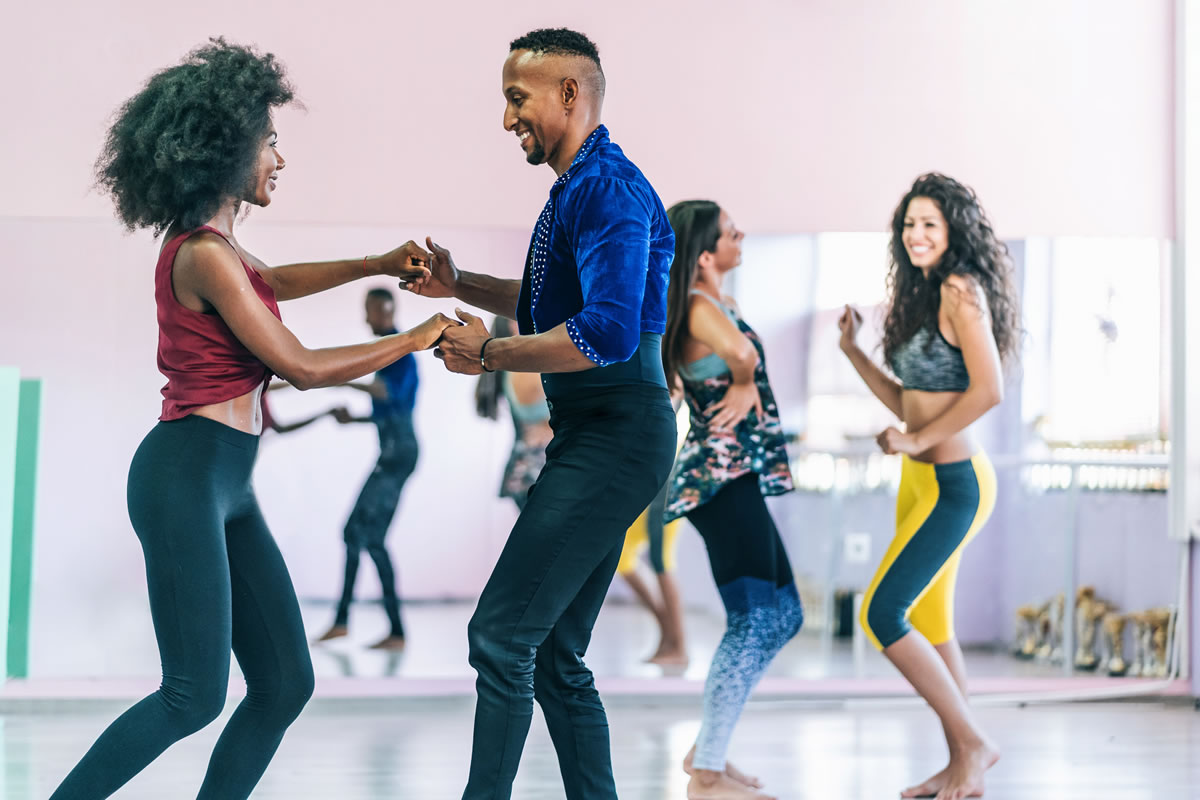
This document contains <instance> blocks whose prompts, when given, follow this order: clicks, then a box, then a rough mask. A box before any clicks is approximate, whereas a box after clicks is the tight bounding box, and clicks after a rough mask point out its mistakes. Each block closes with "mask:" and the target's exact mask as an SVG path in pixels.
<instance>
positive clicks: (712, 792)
mask: <svg viewBox="0 0 1200 800" xmlns="http://www.w3.org/2000/svg"><path fill="white" fill-rule="evenodd" d="M687 796H688V800H776V798H774V797H772V796H771V795H769V794H763V793H762V792H760V791H758V790H757V789H755V788H754V787H752V786H747V785H746V784H744V783H742V782H740V781H735V780H734V779H733V778H731V777H729V775H728V773H725V772H712V771H710V770H707V769H698V770H696V771H695V772H694V773H693V774H692V777H691V780H689V781H688V785H687Z"/></svg>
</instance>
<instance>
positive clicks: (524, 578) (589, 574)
mask: <svg viewBox="0 0 1200 800" xmlns="http://www.w3.org/2000/svg"><path fill="white" fill-rule="evenodd" d="M659 374H661V372H660V373H659ZM550 405H551V416H550V425H551V427H552V428H553V429H554V438H553V440H552V441H551V442H550V445H549V446H548V447H547V449H546V456H547V461H546V466H545V468H544V469H543V470H542V473H541V475H540V476H539V477H538V480H537V482H536V483H535V484H534V485H533V488H532V490H531V491H530V493H529V500H528V503H527V505H526V506H525V508H524V509H523V510H522V512H521V515H520V517H519V518H518V519H517V522H516V525H515V526H514V527H513V530H512V534H511V535H510V536H509V539H508V543H507V544H506V545H505V547H504V550H503V552H502V553H501V554H500V559H499V561H498V562H497V564H496V568H495V570H494V571H493V572H492V576H491V578H490V579H489V580H488V583H487V586H486V587H485V588H484V590H483V594H482V595H481V596H480V598H479V606H478V608H477V609H476V610H475V614H474V616H473V617H472V618H471V622H470V625H469V626H468V637H469V640H470V660H471V665H472V666H473V667H474V668H475V670H476V671H477V672H478V673H479V678H478V681H477V683H476V688H477V692H478V699H477V702H476V707H475V735H474V743H473V749H472V752H471V771H470V776H469V779H468V784H467V788H466V791H465V793H464V794H463V797H464V798H471V800H477V799H478V798H508V797H509V796H510V795H511V791H512V781H513V776H514V775H515V774H516V771H517V763H518V762H519V760H520V757H521V749H522V747H523V746H524V743H525V737H526V734H527V733H528V730H529V722H530V718H531V717H532V714H533V701H534V700H535V699H536V700H537V702H538V704H539V705H540V706H541V708H542V713H543V715H544V717H545V719H546V724H547V726H548V727H549V729H550V736H551V738H552V739H553V741H554V747H555V750H556V751H557V753H558V761H559V766H560V769H561V771H562V778H563V786H564V789H565V795H566V797H567V798H570V800H577V799H579V800H582V799H583V798H586V799H587V800H604V799H605V798H615V797H616V796H617V794H616V787H615V785H614V783H613V775H612V762H611V757H610V753H609V736H608V720H607V718H606V716H605V713H604V706H603V704H602V703H601V702H600V696H599V695H598V694H597V692H596V688H595V685H594V682H593V679H592V673H591V672H590V671H589V670H588V668H587V666H586V665H585V664H584V662H583V655H584V653H585V651H586V650H587V646H588V642H589V640H590V638H591V634H592V626H593V624H594V623H595V621H596V615H597V614H598V613H599V611H600V605H601V603H603V601H604V596H605V593H606V592H607V590H608V586H609V584H610V583H611V582H612V578H613V574H614V572H615V571H616V567H617V561H618V559H619V557H620V554H621V545H622V542H623V541H624V537H625V531H626V530H627V529H628V528H629V526H630V524H632V523H633V521H634V520H635V519H636V518H637V516H638V515H639V514H640V513H641V512H642V510H643V509H645V508H646V506H647V505H648V504H649V503H650V501H651V500H653V499H654V496H655V494H657V493H658V490H659V487H661V486H662V485H663V484H664V483H665V482H666V480H667V477H668V474H669V472H670V469H671V463H672V460H673V457H674V453H675V414H674V412H673V410H672V408H671V403H670V400H669V398H668V396H667V391H666V389H665V388H664V387H662V386H657V385H652V384H630V385H622V386H614V387H610V388H596V389H593V390H590V391H589V392H587V393H584V394H582V395H579V396H575V397H573V398H571V399H562V398H552V399H551V403H550Z"/></svg>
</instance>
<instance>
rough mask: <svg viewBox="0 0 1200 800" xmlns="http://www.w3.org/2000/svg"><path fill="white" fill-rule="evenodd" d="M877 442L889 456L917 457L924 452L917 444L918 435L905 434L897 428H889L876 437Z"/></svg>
mask: <svg viewBox="0 0 1200 800" xmlns="http://www.w3.org/2000/svg"><path fill="white" fill-rule="evenodd" d="M875 441H876V442H878V443H879V448H880V449H881V450H883V452H885V453H887V454H888V455H889V456H890V455H895V454H897V453H902V454H904V455H906V456H915V455H917V454H919V453H921V452H922V450H921V447H920V446H919V445H918V444H917V436H916V434H913V433H904V432H902V431H901V430H900V429H899V428H895V427H889V428H888V429H887V430H885V431H884V432H883V433H881V434H879V435H878V436H876V437H875Z"/></svg>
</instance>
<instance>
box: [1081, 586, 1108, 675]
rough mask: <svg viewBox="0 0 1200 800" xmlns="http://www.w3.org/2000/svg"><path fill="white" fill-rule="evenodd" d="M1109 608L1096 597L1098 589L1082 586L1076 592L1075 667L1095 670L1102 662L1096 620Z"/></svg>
mask: <svg viewBox="0 0 1200 800" xmlns="http://www.w3.org/2000/svg"><path fill="white" fill-rule="evenodd" d="M1107 611H1108V609H1107V607H1105V605H1104V603H1102V602H1100V601H1099V600H1097V599H1096V590H1095V589H1094V588H1093V587H1091V586H1081V587H1080V588H1079V591H1077V592H1076V593H1075V643H1076V644H1075V668H1076V669H1082V670H1088V671H1091V670H1094V669H1096V667H1097V666H1098V665H1099V663H1100V659H1098V658H1097V657H1096V622H1097V621H1098V620H1099V619H1100V618H1101V617H1103V616H1104V614H1105V612H1107Z"/></svg>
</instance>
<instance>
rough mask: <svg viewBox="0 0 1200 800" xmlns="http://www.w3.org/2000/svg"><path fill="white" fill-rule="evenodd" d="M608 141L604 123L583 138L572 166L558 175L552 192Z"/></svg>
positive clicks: (551, 189) (560, 186)
mask: <svg viewBox="0 0 1200 800" xmlns="http://www.w3.org/2000/svg"><path fill="white" fill-rule="evenodd" d="M607 141H608V128H606V127H604V126H603V125H601V126H599V127H598V128H596V130H594V131H592V132H591V135H589V136H588V138H586V139H584V140H583V144H582V145H580V147H579V152H577V153H576V154H575V158H574V159H572V160H571V166H569V167H567V171H566V172H564V173H563V174H562V175H559V176H558V180H556V181H555V182H554V185H553V186H551V187H550V193H551V194H556V193H557V190H559V189H561V188H562V187H563V186H564V185H565V184H566V182H567V181H569V180H571V175H572V174H573V173H574V171H575V168H576V167H577V166H579V165H580V164H582V163H583V162H584V161H586V160H587V158H588V156H590V155H591V154H592V153H593V152H595V150H596V148H597V147H598V146H599V145H602V144H604V143H606V142H607Z"/></svg>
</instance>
